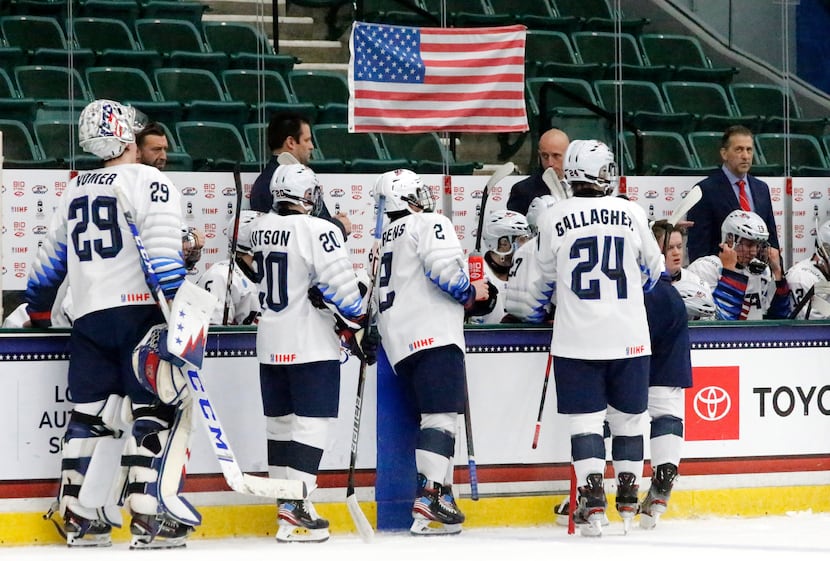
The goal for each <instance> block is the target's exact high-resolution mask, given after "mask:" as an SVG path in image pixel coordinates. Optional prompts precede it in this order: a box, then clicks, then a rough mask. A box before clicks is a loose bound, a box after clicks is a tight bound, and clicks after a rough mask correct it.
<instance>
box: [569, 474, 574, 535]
mask: <svg viewBox="0 0 830 561" xmlns="http://www.w3.org/2000/svg"><path fill="white" fill-rule="evenodd" d="M569 498H570V504H569V505H568V534H569V535H573V534H575V533H576V525H575V524H574V511H575V510H576V469H575V468H574V465H573V460H572V461H571V487H570V491H569Z"/></svg>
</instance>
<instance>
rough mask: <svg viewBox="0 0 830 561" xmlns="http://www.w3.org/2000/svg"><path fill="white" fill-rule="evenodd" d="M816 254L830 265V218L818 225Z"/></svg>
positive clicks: (826, 264)
mask: <svg viewBox="0 0 830 561" xmlns="http://www.w3.org/2000/svg"><path fill="white" fill-rule="evenodd" d="M816 254H817V255H818V256H819V258H820V259H822V260H823V261H824V264H825V266H827V267H830V220H828V221H826V222H824V223H823V224H821V225H820V226H818V227H816Z"/></svg>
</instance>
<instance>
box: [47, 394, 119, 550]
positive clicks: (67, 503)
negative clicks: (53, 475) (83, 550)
mask: <svg viewBox="0 0 830 561" xmlns="http://www.w3.org/2000/svg"><path fill="white" fill-rule="evenodd" d="M120 404H121V398H120V397H119V396H116V395H112V396H109V398H108V399H106V400H101V401H96V402H92V403H79V404H77V405H76V406H75V408H74V409H73V410H72V413H71V415H70V419H69V423H68V425H67V428H66V433H65V435H64V440H63V457H62V461H61V487H60V491H59V494H58V508H59V511H60V514H61V517H62V518H63V520H64V527H63V529H62V533H63V534H64V535H65V537H66V539H67V544H68V545H70V546H89V545H93V546H94V545H97V546H100V545H104V546H106V545H109V544H110V543H111V541H110V537H109V534H110V531H111V528H112V526H118V527H120V526H121V513H120V510H119V509H118V506H117V504H116V503H117V501H118V493H113V492H112V489H113V488H114V479H115V475H116V474H117V472H118V458H119V456H120V454H121V448H122V445H123V442H122V440H121V436H122V434H123V433H122V431H121V430H120V429H119V428H116V427H119V426H122V425H121V424H120V422H119V420H118V412H119V410H120ZM51 512H52V511H50V514H49V515H47V518H49V517H51ZM59 530H60V528H59Z"/></svg>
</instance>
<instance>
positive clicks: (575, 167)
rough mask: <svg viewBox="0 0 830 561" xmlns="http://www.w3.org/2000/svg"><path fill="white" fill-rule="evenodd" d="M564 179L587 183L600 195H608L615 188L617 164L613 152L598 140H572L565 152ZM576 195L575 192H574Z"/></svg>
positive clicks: (576, 182) (571, 181)
mask: <svg viewBox="0 0 830 561" xmlns="http://www.w3.org/2000/svg"><path fill="white" fill-rule="evenodd" d="M564 170H565V180H566V181H567V182H568V183H569V184H570V185H571V187H573V185H574V184H580V183H587V184H589V185H591V186H593V190H594V191H596V192H597V193H599V194H600V195H610V194H611V193H613V192H614V190H615V189H616V188H617V182H618V180H619V177H618V176H617V164H616V163H615V162H614V153H613V152H612V151H611V149H610V148H609V147H608V146H607V145H606V144H605V143H604V142H600V141H599V140H574V141H573V142H571V143H570V144H569V145H568V150H567V151H566V152H565V164H564ZM574 195H576V193H574Z"/></svg>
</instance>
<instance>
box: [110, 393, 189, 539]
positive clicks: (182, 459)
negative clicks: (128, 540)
mask: <svg viewBox="0 0 830 561" xmlns="http://www.w3.org/2000/svg"><path fill="white" fill-rule="evenodd" d="M191 405H192V404H191V403H190V401H189V400H187V401H185V402H184V403H182V404H180V405H179V406H178V407H174V406H171V405H161V404H159V405H144V406H138V407H137V408H136V409H135V410H134V411H133V414H134V416H135V422H134V423H133V430H132V435H131V436H130V438H129V439H128V440H127V449H126V452H125V454H124V457H123V458H122V461H121V463H122V466H124V467H126V468H127V469H128V475H127V487H126V496H127V498H126V501H125V504H126V506H127V507H128V508H129V510H130V512H131V513H132V514H133V515H136V514H142V515H153V516H155V515H156V514H164V515H168V516H170V517H171V518H173V519H174V520H176V521H177V522H180V523H183V524H187V525H189V526H196V525H198V524H200V523H201V521H202V517H201V515H200V514H199V512H198V511H197V510H196V509H195V508H194V507H193V506H192V505H191V504H190V503H189V502H188V501H187V500H186V499H184V498H183V497H181V496H179V494H178V493H179V491H180V489H181V485H182V482H183V476H184V475H183V474H184V467H185V463H186V462H187V455H188V449H187V446H188V441H189V439H190V431H191V428H192V417H191V410H192V407H191Z"/></svg>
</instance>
